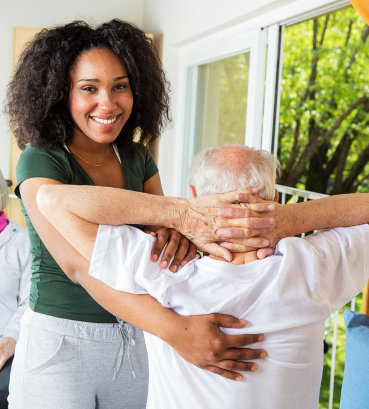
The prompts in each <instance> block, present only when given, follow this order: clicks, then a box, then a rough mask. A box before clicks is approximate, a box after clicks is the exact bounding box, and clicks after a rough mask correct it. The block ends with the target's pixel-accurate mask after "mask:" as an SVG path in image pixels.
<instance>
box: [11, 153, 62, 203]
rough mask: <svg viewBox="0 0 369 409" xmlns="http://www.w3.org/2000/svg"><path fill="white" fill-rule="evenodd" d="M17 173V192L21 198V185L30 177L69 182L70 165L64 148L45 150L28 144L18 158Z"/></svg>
mask: <svg viewBox="0 0 369 409" xmlns="http://www.w3.org/2000/svg"><path fill="white" fill-rule="evenodd" d="M16 175H17V186H16V188H15V194H16V195H17V196H18V197H19V198H20V193H19V185H20V184H21V183H22V182H23V181H25V180H26V179H29V178H37V177H40V178H48V179H53V180H57V181H58V182H61V183H68V166H66V158H65V154H64V152H63V151H62V150H56V149H50V150H45V149H40V148H36V147H34V146H27V148H26V149H25V150H24V151H23V153H22V154H21V156H20V158H19V160H18V163H17V168H16Z"/></svg>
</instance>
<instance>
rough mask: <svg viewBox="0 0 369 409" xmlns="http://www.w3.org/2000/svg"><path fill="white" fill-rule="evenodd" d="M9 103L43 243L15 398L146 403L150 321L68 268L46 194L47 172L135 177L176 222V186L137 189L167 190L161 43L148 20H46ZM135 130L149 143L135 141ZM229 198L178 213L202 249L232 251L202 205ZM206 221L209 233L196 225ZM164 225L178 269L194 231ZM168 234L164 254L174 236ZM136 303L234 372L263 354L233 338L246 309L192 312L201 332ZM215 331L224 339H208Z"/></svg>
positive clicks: (71, 258)
mask: <svg viewBox="0 0 369 409" xmlns="http://www.w3.org/2000/svg"><path fill="white" fill-rule="evenodd" d="M8 108H9V113H10V119H11V124H12V125H13V128H14V132H15V135H16V138H17V141H18V145H19V146H20V148H22V149H24V148H25V147H26V145H27V147H26V148H25V150H24V152H23V154H22V156H21V158H20V160H19V163H18V165H17V183H18V185H17V188H16V192H17V195H18V196H19V197H20V199H21V203H22V208H23V212H24V214H25V216H26V219H27V224H28V228H29V234H30V238H31V244H32V254H33V262H32V266H33V274H32V284H31V296H30V309H29V310H28V311H27V312H26V314H25V317H24V319H23V322H22V330H21V335H20V340H19V343H18V345H17V351H16V357H15V361H14V364H13V370H12V375H11V386H10V398H9V402H10V409H16V408H22V407H24V405H25V404H26V405H27V406H26V407H27V408H36V407H37V408H39V407H42V408H43V409H47V408H50V409H51V408H52V409H55V408H56V407H57V408H61V409H62V408H68V409H70V408H82V407H83V408H95V407H99V408H109V409H111V408H123V407H124V408H125V407H132V408H144V407H145V402H146V388H147V363H146V351H145V346H144V343H143V338H142V333H141V332H140V330H138V329H135V328H134V327H132V326H130V325H129V324H127V323H123V322H120V324H119V326H118V324H117V323H116V319H115V317H114V316H112V315H111V314H109V313H108V312H107V311H105V310H104V309H102V307H100V306H99V305H98V304H97V303H96V302H95V301H94V300H93V299H92V298H91V297H90V296H89V294H88V293H87V292H86V291H85V290H84V289H83V288H82V287H80V286H78V285H76V284H75V283H73V282H72V281H71V280H69V279H68V277H67V276H66V275H65V274H64V272H65V273H67V272H68V264H69V263H74V265H77V264H78V262H80V261H81V260H80V259H79V255H78V254H76V253H75V252H74V251H73V249H72V248H71V246H70V245H69V244H68V243H67V242H66V241H65V240H64V239H63V238H62V237H61V236H60V235H59V234H58V233H57V231H56V230H55V229H54V228H53V226H51V225H50V224H49V223H48V221H47V220H46V219H45V218H44V217H43V216H42V215H41V213H40V212H39V210H38V207H37V203H36V195H37V190H38V188H39V187H40V186H41V185H43V184H59V183H64V184H90V185H101V186H110V187H115V188H120V189H126V197H127V201H129V202H130V203H136V202H135V201H137V206H136V208H137V213H138V214H139V215H140V220H142V216H143V215H146V216H147V217H145V220H146V221H147V223H146V224H155V221H156V218H155V212H162V213H164V214H166V212H167V214H168V217H167V218H166V220H165V224H166V225H167V226H169V227H171V226H174V225H176V224H175V223H174V222H173V219H174V218H175V217H176V214H177V212H176V210H173V202H172V201H171V199H170V198H168V199H165V198H163V199H162V200H161V201H160V202H157V201H155V200H151V201H150V202H149V203H148V202H146V203H145V204H146V205H145V206H143V205H142V201H140V200H138V199H137V197H138V196H137V194H135V193H134V192H130V191H132V190H133V191H137V192H145V193H150V194H153V195H162V194H163V192H162V188H161V184H160V179H159V175H158V173H157V168H156V165H155V163H154V161H153V159H152V157H151V155H150V153H149V152H148V151H147V149H145V148H144V146H143V144H150V143H152V142H153V141H154V140H155V139H156V138H157V137H158V136H159V132H160V129H161V127H162V125H163V123H164V120H165V119H168V96H167V92H166V81H165V78H164V74H163V71H162V69H161V66H160V64H159V60H158V58H157V55H156V54H155V52H154V51H153V48H152V46H151V44H150V42H149V41H148V40H147V39H146V37H145V34H144V33H143V32H142V31H141V30H139V29H137V28H136V27H134V26H132V25H131V24H128V23H125V22H122V21H119V20H113V21H111V22H109V23H106V24H103V25H101V26H100V27H98V28H97V29H95V30H94V29H92V28H91V27H89V26H88V25H87V24H85V23H83V22H74V23H71V24H68V25H65V26H60V27H56V28H54V29H50V30H43V31H42V32H41V33H40V34H38V35H37V36H36V38H35V40H34V41H33V42H32V43H31V44H29V45H28V47H27V49H26V50H25V51H24V53H23V55H22V57H21V59H20V62H19V65H18V68H17V71H16V73H15V76H14V79H13V81H12V83H11V84H10V88H9V92H8ZM135 137H137V138H138V139H139V143H134V142H133V139H134V138H135ZM237 198H238V196H236V195H235V196H234V197H233V200H237ZM231 202H232V201H231ZM140 203H141V204H140ZM220 204H223V205H228V203H227V201H226V200H223V202H222V201H221V199H215V198H208V199H205V201H203V202H199V203H193V207H192V208H190V209H187V214H190V216H191V217H190V218H189V220H188V221H186V223H179V225H180V224H182V225H183V226H185V227H183V229H182V232H183V233H186V234H187V236H188V237H191V238H193V240H194V242H195V243H198V244H199V245H201V244H202V249H205V250H212V251H215V252H217V254H220V255H223V256H225V257H227V255H228V252H227V250H225V249H224V248H222V247H220V246H218V245H217V244H214V242H215V241H216V240H219V237H217V236H216V235H215V234H214V230H215V224H216V222H215V219H214V216H209V215H208V214H207V213H209V211H208V209H205V210H204V211H202V207H203V206H211V205H213V206H214V207H216V206H219V205H220ZM106 210H107V211H108V209H106ZM213 210H214V209H213ZM213 213H218V212H217V210H216V209H215V210H214V211H213ZM217 223H218V221H217ZM195 228H196V229H198V230H199V231H200V234H199V235H198V236H195V235H193V234H192V231H194V230H195ZM157 234H158V235H164V237H165V238H167V237H169V238H170V239H169V243H168V245H167V249H166V255H165V258H164V260H163V262H164V263H166V264H168V262H169V260H171V258H172V257H173V256H174V255H175V256H174V260H173V262H172V265H171V268H172V271H175V270H176V269H177V267H178V265H179V264H180V263H182V264H183V263H186V262H187V261H188V260H189V259H191V258H193V257H194V248H193V247H191V245H189V243H188V240H187V239H186V238H184V237H183V236H180V235H179V234H178V233H174V232H171V231H168V230H167V229H164V230H163V229H161V230H158V231H157ZM200 237H201V240H200ZM171 238H173V239H171ZM158 242H159V246H158V247H157V248H156V249H154V254H153V258H154V259H155V258H156V257H157V255H158V254H159V253H160V252H161V249H162V247H163V245H164V243H163V242H166V239H165V240H158ZM178 242H180V245H178V244H177V243H178ZM160 243H161V244H160ZM49 251H50V253H51V254H50V253H49ZM166 264H164V267H165V266H166ZM63 271H64V272H63ZM125 309H126V311H127V313H126V315H125V316H124V317H121V318H123V319H124V320H126V321H128V322H130V323H132V324H134V325H137V326H139V327H140V328H142V329H145V330H148V331H150V332H153V333H155V334H157V335H158V336H160V337H161V338H163V339H164V340H166V341H167V342H170V343H171V345H172V346H174V347H175V348H176V349H177V351H178V352H179V353H181V354H182V356H185V357H186V358H187V359H188V360H190V361H191V362H193V363H195V364H197V365H202V366H204V367H206V368H207V369H209V370H212V371H213V372H216V373H222V374H223V376H227V377H230V378H232V379H235V378H236V377H237V376H238V375H239V374H237V373H234V372H232V370H231V369H232V368H234V369H236V370H247V369H248V370H250V369H252V368H254V367H255V366H253V365H252V364H251V363H246V362H239V361H237V362H235V361H234V360H242V359H254V358H256V357H259V356H260V354H261V352H262V351H259V350H256V351H253V352H252V351H250V350H247V349H245V350H242V351H241V352H240V351H239V350H236V349H235V348H234V347H237V346H242V345H245V344H246V343H249V342H251V341H253V340H256V339H257V336H252V337H251V336H250V337H248V336H246V335H244V336H240V337H239V338H234V337H233V338H232V342H231V341H230V338H226V337H225V336H224V335H222V334H221V332H220V330H219V326H237V327H242V326H243V325H244V323H243V322H239V321H238V320H237V319H232V318H230V317H224V316H217V315H211V316H209V317H206V318H205V319H204V318H201V319H200V318H199V317H192V321H191V322H192V325H194V326H196V328H197V327H198V329H199V331H197V333H198V335H197V337H196V338H195V339H193V338H191V339H190V338H189V336H188V335H187V334H186V330H187V328H184V329H182V331H181V330H180V331H179V330H178V325H176V324H175V323H176V322H177V321H176V320H178V318H177V317H176V316H175V315H174V314H171V316H170V317H168V313H167V312H166V311H163V308H162V307H161V306H160V305H158V303H157V302H156V301H154V300H152V299H145V301H143V299H142V298H140V296H138V297H128V296H127V303H126V307H125ZM154 318H155V319H154ZM153 323H155V324H153ZM120 333H122V337H121V335H120ZM122 339H123V341H122ZM209 340H210V341H213V340H216V342H218V344H216V345H215V346H213V347H209V346H208V344H209ZM220 340H221V341H222V342H221V347H220V348H219V346H218V345H219V341H220ZM216 342H215V343H216ZM194 345H196V346H197V347H196V348H195V347H194ZM229 347H231V348H229ZM125 351H126V352H125ZM123 355H124V358H123V359H122V356H123ZM205 355H206V356H211V357H212V358H211V359H207V358H206V357H205ZM213 356H216V357H215V358H214V357H213Z"/></svg>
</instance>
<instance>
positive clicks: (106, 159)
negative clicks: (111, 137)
mask: <svg viewBox="0 0 369 409" xmlns="http://www.w3.org/2000/svg"><path fill="white" fill-rule="evenodd" d="M68 149H69V150H70V151H71V153H72V154H73V155H75V156H77V158H79V159H81V160H83V162H86V163H88V164H89V165H91V166H96V167H100V166H103V165H105V163H106V162H107V161H108V159H109V158H110V154H111V145H110V149H109V152H108V154H107V155H106V157H105V159H104V160H103V161H102V162H101V163H92V162H90V161H88V160H87V159H84V158H82V156H80V155H78V153H77V152H75V151H74V150H73V149H72V147H71V146H68Z"/></svg>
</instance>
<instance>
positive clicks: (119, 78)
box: [77, 75, 128, 82]
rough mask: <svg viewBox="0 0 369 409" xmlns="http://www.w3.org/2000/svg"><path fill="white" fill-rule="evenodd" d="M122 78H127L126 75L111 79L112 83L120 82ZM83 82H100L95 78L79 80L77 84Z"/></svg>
mask: <svg viewBox="0 0 369 409" xmlns="http://www.w3.org/2000/svg"><path fill="white" fill-rule="evenodd" d="M124 78H128V75H122V76H121V77H116V78H113V81H120V80H122V79H124ZM83 81H86V82H100V80H99V79H97V78H81V79H80V80H78V81H77V82H83Z"/></svg>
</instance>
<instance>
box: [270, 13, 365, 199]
mask: <svg viewBox="0 0 369 409" xmlns="http://www.w3.org/2000/svg"><path fill="white" fill-rule="evenodd" d="M368 36H369V27H368V26H367V25H366V24H365V22H364V20H363V19H362V18H361V17H360V16H359V15H358V13H357V12H356V11H355V10H354V9H352V8H351V7H349V8H346V9H344V10H341V11H338V12H335V13H332V14H328V15H325V16H321V17H319V18H314V19H311V20H307V21H305V22H302V23H299V24H296V25H293V26H290V27H287V28H286V29H285V38H284V54H283V71H282V92H281V106H280V121H279V144H278V156H279V158H280V160H281V163H282V169H283V171H282V177H281V184H284V185H288V186H299V187H302V188H305V189H307V190H312V191H316V192H321V193H328V194H338V193H347V192H354V191H368V190H369V180H368V175H369V126H368V122H369V97H368V94H369V92H368V91H369V69H368V67H369V49H368Z"/></svg>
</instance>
